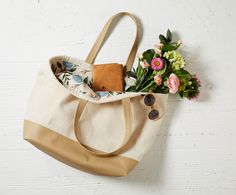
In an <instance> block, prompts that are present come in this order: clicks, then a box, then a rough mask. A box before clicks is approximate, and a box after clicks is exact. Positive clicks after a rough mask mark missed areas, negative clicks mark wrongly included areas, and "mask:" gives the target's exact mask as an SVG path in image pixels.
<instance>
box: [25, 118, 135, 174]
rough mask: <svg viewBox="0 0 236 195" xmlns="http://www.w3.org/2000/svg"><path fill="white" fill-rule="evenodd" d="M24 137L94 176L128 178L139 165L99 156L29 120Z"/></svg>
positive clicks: (55, 156)
mask: <svg viewBox="0 0 236 195" xmlns="http://www.w3.org/2000/svg"><path fill="white" fill-rule="evenodd" d="M23 137H24V139H25V140H27V141H28V142H30V143H31V144H33V145H34V146H35V147H37V148H38V149H40V150H41V151H43V152H45V153H47V154H49V155H50V156H52V157H53V158H55V159H57V160H59V161H61V162H63V163H65V164H67V165H69V166H72V167H74V168H77V169H80V170H82V171H86V172H89V173H93V174H98V175H107V176H126V175H127V174H128V173H129V172H130V171H131V170H132V169H133V168H134V167H135V166H136V165H137V164H138V161H137V160H134V159H131V158H127V157H124V156H116V155H114V156H97V155H95V154H93V153H90V152H88V151H87V150H85V149H84V148H83V147H82V146H81V145H80V144H78V143H77V142H76V141H74V140H71V139H69V138H67V137H65V136H63V135H61V134H59V133H57V132H55V131H53V130H51V129H48V128H46V127H44V126H41V125H39V124H37V123H34V122H32V121H29V120H24V135H23Z"/></svg>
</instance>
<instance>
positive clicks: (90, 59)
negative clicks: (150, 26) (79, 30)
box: [85, 12, 140, 71]
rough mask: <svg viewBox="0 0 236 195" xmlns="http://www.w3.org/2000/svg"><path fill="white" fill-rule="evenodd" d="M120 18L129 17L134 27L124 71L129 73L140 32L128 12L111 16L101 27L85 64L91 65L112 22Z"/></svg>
mask: <svg viewBox="0 0 236 195" xmlns="http://www.w3.org/2000/svg"><path fill="white" fill-rule="evenodd" d="M121 16H129V17H130V18H131V19H132V20H133V22H134V24H135V25H136V35H135V39H134V43H133V46H132V48H131V51H130V53H129V56H128V58H127V60H126V64H125V66H126V71H129V70H131V68H132V65H133V62H134V59H135V56H136V53H137V49H138V44H139V38H140V30H139V28H138V22H137V19H136V18H135V16H134V15H132V14H130V13H128V12H120V13H118V14H116V15H114V16H112V17H111V18H110V19H109V20H108V21H107V23H106V24H105V26H104V27H103V29H102V31H101V32H100V34H99V35H98V38H97V40H96V41H95V43H94V45H93V47H92V49H91V50H90V52H89V54H88V56H87V58H86V60H85V61H86V62H87V63H90V64H92V63H93V62H94V60H95V58H96V56H97V54H98V52H99V50H100V49H101V47H102V45H103V43H104V41H105V38H106V36H107V34H108V32H109V30H110V28H111V26H112V24H113V22H114V20H115V19H117V18H119V17H121Z"/></svg>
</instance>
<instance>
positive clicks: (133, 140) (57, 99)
mask: <svg viewBox="0 0 236 195" xmlns="http://www.w3.org/2000/svg"><path fill="white" fill-rule="evenodd" d="M124 15H126V16H129V17H130V18H131V19H132V20H133V22H134V24H135V25H136V27H137V30H136V35H135V40H134V43H133V46H132V49H131V52H130V53H129V55H128V59H127V61H126V63H125V64H124V65H125V67H126V70H127V71H128V70H130V69H131V67H132V65H133V62H134V59H135V57H136V52H137V48H138V42H139V34H140V32H139V28H138V25H137V20H136V18H135V17H134V16H133V15H131V14H130V13H126V12H121V13H118V14H116V15H114V16H112V17H111V18H110V19H109V20H108V22H107V23H106V24H105V26H104V28H103V29H102V31H101V33H100V34H99V36H98V38H97V40H96V42H95V44H94V45H93V47H92V49H91V51H90V53H89V55H88V57H87V59H86V60H85V61H83V60H79V59H77V58H73V57H69V56H56V57H52V58H51V59H50V60H49V63H47V64H46V65H45V66H43V68H42V69H41V71H40V72H39V74H38V77H37V80H36V83H35V85H34V87H33V91H32V94H31V96H30V98H29V101H28V106H27V109H26V114H25V118H24V139H25V140H27V141H28V142H30V143H31V144H33V145H34V146H35V147H37V148H38V149H40V150H42V151H43V152H45V153H47V154H49V155H50V156H52V157H54V158H55V159H57V160H59V161H61V162H63V163H65V164H67V165H70V166H72V167H75V168H77V169H80V170H83V171H87V172H90V173H93V174H99V175H109V176H125V175H127V174H128V173H129V172H130V171H131V170H132V169H133V168H134V167H135V166H136V165H137V164H138V162H139V161H140V160H141V159H142V157H143V156H144V154H145V153H146V152H147V151H148V149H149V148H150V146H151V145H152V143H153V142H154V140H155V137H156V135H157V133H158V131H159V129H160V127H161V123H162V120H163V118H164V116H165V111H166V103H167V97H168V95H166V94H157V93H156V94H155V93H153V94H152V95H153V96H154V97H155V106H156V107H157V109H158V111H159V117H158V120H155V121H153V120H150V119H149V118H148V117H147V116H148V113H149V112H150V107H148V106H146V105H145V104H144V96H145V95H146V94H147V93H141V92H135V93H134V92H106V91H103V92H95V91H93V89H92V88H91V82H92V71H93V62H94V59H95V57H96V55H97V53H98V51H99V50H100V48H101V46H102V44H103V42H104V39H105V38H106V36H107V34H108V32H109V30H110V28H111V26H112V25H113V24H114V20H116V19H118V18H120V17H121V16H124ZM127 33H128V32H127Z"/></svg>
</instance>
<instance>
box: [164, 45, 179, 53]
mask: <svg viewBox="0 0 236 195" xmlns="http://www.w3.org/2000/svg"><path fill="white" fill-rule="evenodd" d="M172 50H176V47H175V46H173V45H169V44H167V45H164V46H163V47H162V48H161V51H163V52H166V51H172Z"/></svg>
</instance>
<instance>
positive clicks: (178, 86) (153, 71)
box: [126, 30, 201, 99]
mask: <svg viewBox="0 0 236 195" xmlns="http://www.w3.org/2000/svg"><path fill="white" fill-rule="evenodd" d="M159 39H160V44H158V45H155V47H154V49H148V50H147V51H145V52H143V53H142V54H140V55H139V56H138V58H139V62H138V66H137V68H136V69H133V70H131V71H129V72H128V77H129V78H132V79H134V84H133V85H131V86H129V87H128V88H127V89H126V91H129V92H138V91H139V92H153V93H165V94H166V93H171V94H179V95H180V97H182V98H184V97H186V98H188V99H194V98H197V96H198V95H199V92H200V90H199V88H200V86H201V83H200V79H199V77H198V76H197V75H192V74H190V73H189V72H188V71H187V70H185V69H184V67H185V60H184V59H183V57H182V55H181V54H180V53H179V51H177V49H178V48H179V47H180V45H181V44H182V43H181V41H178V42H177V43H175V42H172V33H171V31H170V30H167V33H166V36H164V35H162V34H161V35H159Z"/></svg>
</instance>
